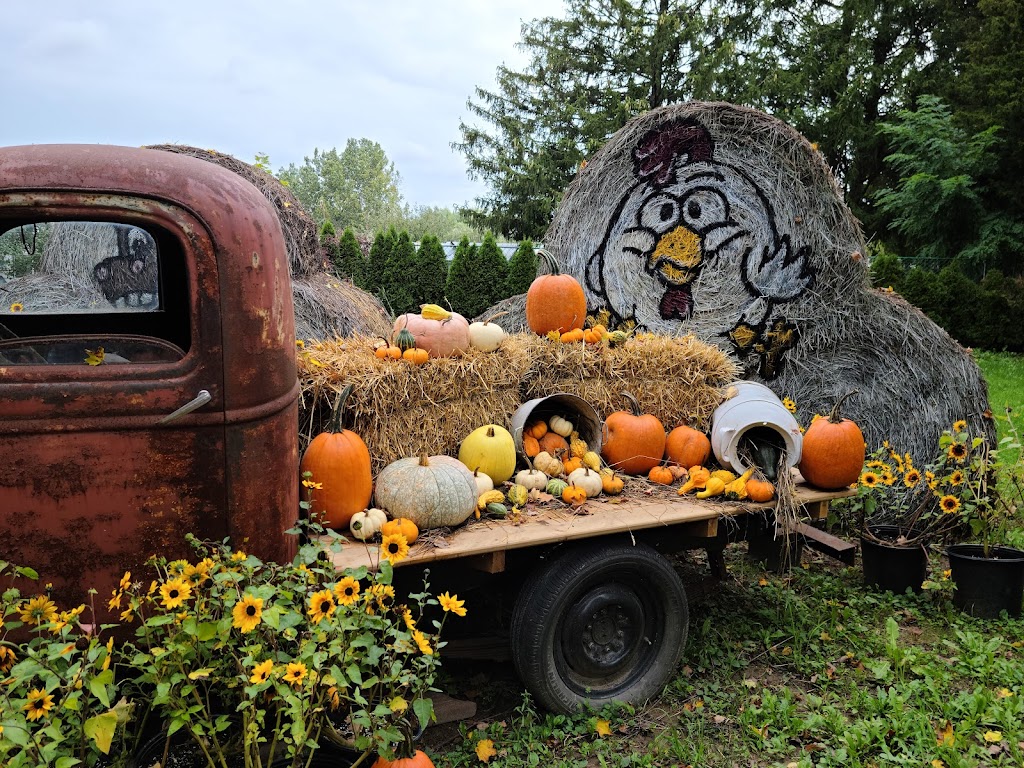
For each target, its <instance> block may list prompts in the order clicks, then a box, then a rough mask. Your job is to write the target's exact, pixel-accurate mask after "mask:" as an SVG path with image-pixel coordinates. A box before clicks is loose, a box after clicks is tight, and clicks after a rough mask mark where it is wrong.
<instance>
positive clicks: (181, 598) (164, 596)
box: [160, 576, 192, 611]
mask: <svg viewBox="0 0 1024 768" xmlns="http://www.w3.org/2000/svg"><path fill="white" fill-rule="evenodd" d="M190 597H192V585H191V584H189V583H188V581H186V580H185V578H184V577H182V576H178V577H176V578H173V579H171V580H169V581H165V582H164V583H163V584H161V585H160V602H161V603H162V604H163V606H164V608H166V609H167V610H169V611H173V610H174V609H175V608H177V607H179V606H180V605H181V604H182V603H184V602H185V601H186V600H188V599H189V598H190Z"/></svg>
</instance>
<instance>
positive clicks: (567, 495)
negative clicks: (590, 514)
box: [562, 485, 587, 507]
mask: <svg viewBox="0 0 1024 768" xmlns="http://www.w3.org/2000/svg"><path fill="white" fill-rule="evenodd" d="M586 500H587V492H586V491H584V490H583V489H582V488H580V487H579V486H578V485H567V486H565V490H563V491H562V501H564V502H565V503H566V504H572V505H573V506H574V507H578V506H579V505H580V504H582V503H583V502H585V501H586Z"/></svg>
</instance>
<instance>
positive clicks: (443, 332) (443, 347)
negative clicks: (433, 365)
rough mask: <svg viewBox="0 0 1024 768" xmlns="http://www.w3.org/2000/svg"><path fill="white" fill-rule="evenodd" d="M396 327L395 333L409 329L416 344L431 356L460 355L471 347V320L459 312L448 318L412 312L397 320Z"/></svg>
mask: <svg viewBox="0 0 1024 768" xmlns="http://www.w3.org/2000/svg"><path fill="white" fill-rule="evenodd" d="M394 329H395V333H398V332H399V331H401V330H405V329H407V330H408V331H409V332H410V333H411V334H412V335H413V337H414V338H415V340H416V346H417V347H419V348H420V349H425V350H427V352H428V353H429V354H430V356H431V357H458V356H460V355H461V354H462V353H463V352H465V351H466V350H467V349H469V321H468V320H467V319H466V318H464V317H463V316H462V315H460V314H459V313H458V312H452V316H451V317H449V318H448V319H447V320H430V319H429V318H426V317H423V316H422V315H416V314H413V313H411V312H410V313H408V314H405V315H401V316H399V317H398V318H397V319H396V320H395V326H394Z"/></svg>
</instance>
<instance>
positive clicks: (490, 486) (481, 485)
mask: <svg viewBox="0 0 1024 768" xmlns="http://www.w3.org/2000/svg"><path fill="white" fill-rule="evenodd" d="M473 480H474V481H475V482H476V495H477V496H482V495H483V494H485V493H487V492H488V491H493V490H494V481H493V480H491V476H490V475H485V474H484V473H483V472H481V471H480V470H479V469H475V470H473Z"/></svg>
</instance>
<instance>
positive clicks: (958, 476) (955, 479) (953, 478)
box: [949, 469, 967, 485]
mask: <svg viewBox="0 0 1024 768" xmlns="http://www.w3.org/2000/svg"><path fill="white" fill-rule="evenodd" d="M966 479H967V476H966V475H965V474H964V471H963V470H962V469H958V470H956V471H955V472H953V474H952V475H950V476H949V484H950V485H963V484H964V480H966Z"/></svg>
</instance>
